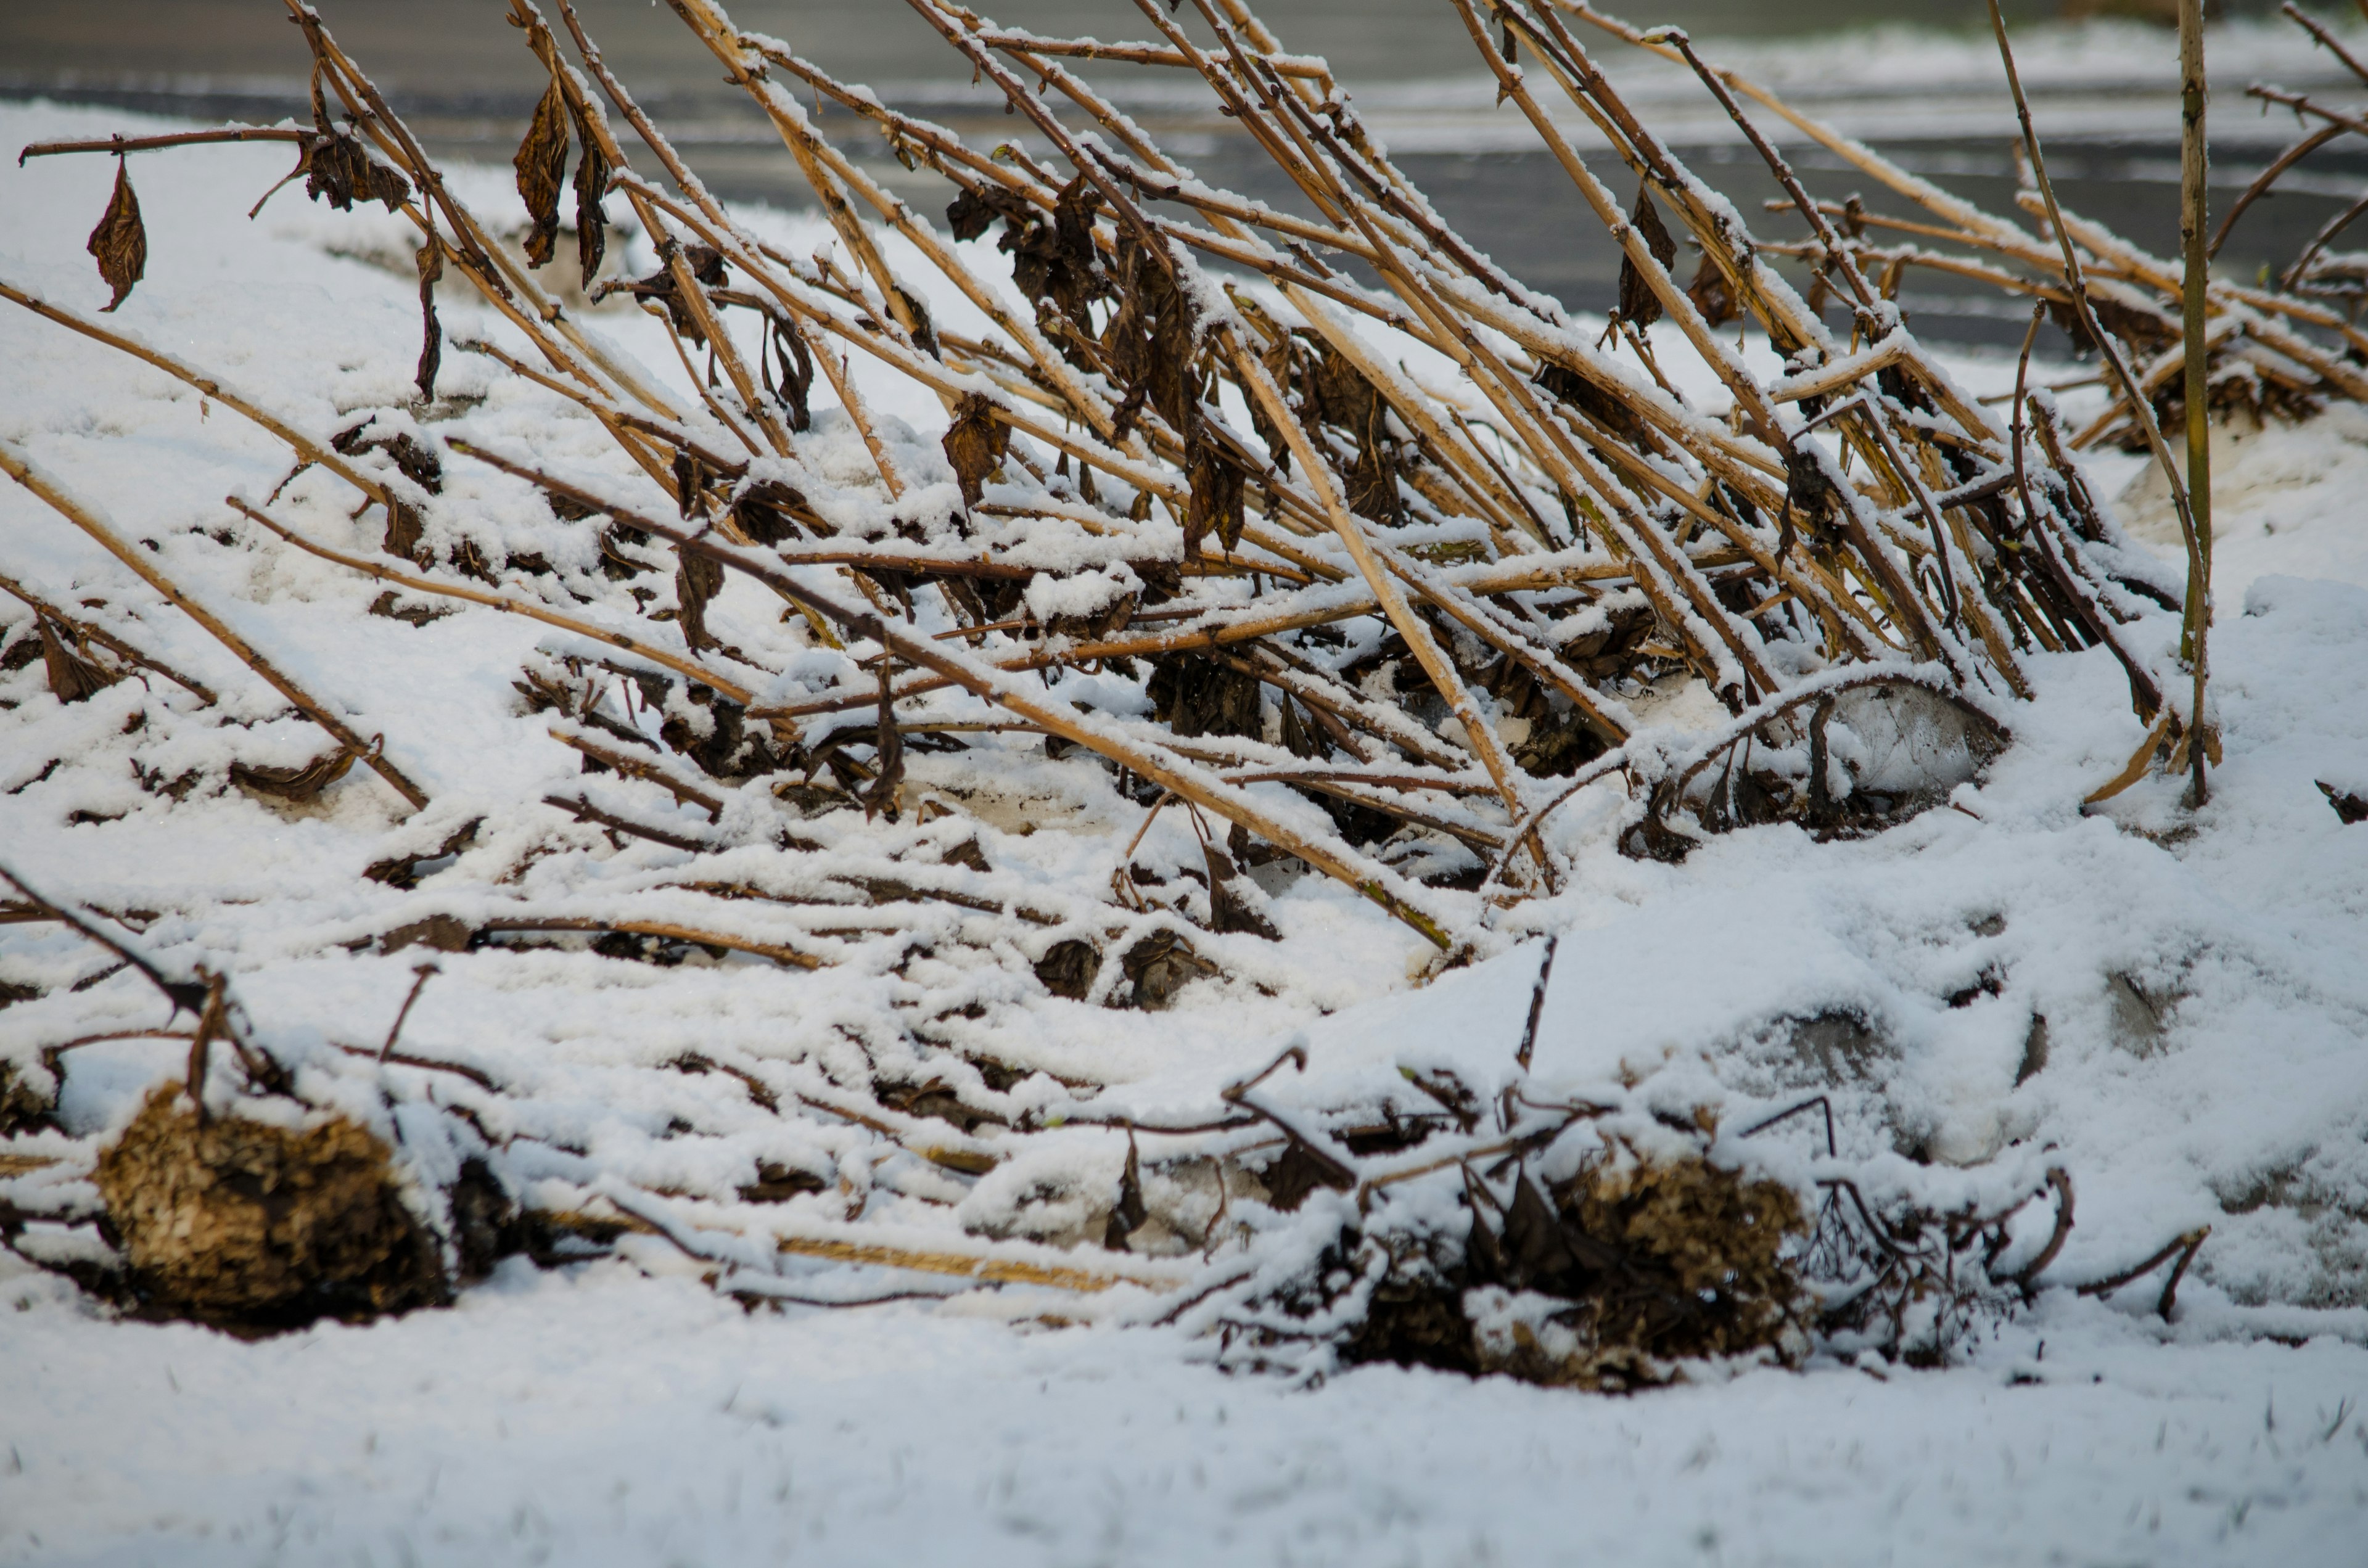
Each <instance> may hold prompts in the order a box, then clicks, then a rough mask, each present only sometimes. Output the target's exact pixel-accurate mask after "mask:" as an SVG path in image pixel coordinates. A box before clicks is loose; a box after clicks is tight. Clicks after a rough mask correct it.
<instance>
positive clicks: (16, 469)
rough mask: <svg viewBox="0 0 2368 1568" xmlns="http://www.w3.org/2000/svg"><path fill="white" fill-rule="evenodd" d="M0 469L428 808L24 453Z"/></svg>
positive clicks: (397, 771) (373, 747)
mask: <svg viewBox="0 0 2368 1568" xmlns="http://www.w3.org/2000/svg"><path fill="white" fill-rule="evenodd" d="M0 470H5V471H6V472H7V474H8V477H9V478H11V479H13V480H15V481H16V482H17V483H19V484H21V485H23V486H24V487H25V488H26V489H28V490H29V491H31V492H32V493H33V494H35V495H37V496H39V497H40V499H41V500H42V501H44V502H46V503H48V505H49V506H51V508H52V509H53V510H55V511H56V512H57V513H58V514H59V515H60V516H62V517H64V518H65V519H66V520H67V521H68V522H71V523H73V524H74V527H76V528H80V529H81V530H82V531H83V532H84V533H85V534H87V535H89V536H90V538H91V540H92V541H93V542H95V543H96V544H97V545H98V546H99V547H100V548H101V549H103V550H105V551H107V552H108V554H109V555H112V556H114V557H115V558H116V559H117V560H118V561H120V562H123V564H124V565H126V566H128V567H130V568H131V570H132V572H133V573H134V574H137V575H138V576H139V578H140V580H141V581H142V582H144V583H146V584H147V585H149V586H150V587H152V588H154V589H155V590H156V591H157V592H158V593H159V594H162V595H163V596H164V597H165V598H166V599H167V600H169V601H170V602H171V603H172V604H173V606H174V607H175V608H177V609H179V610H180V611H182V613H184V614H186V615H187V616H188V618H189V619H192V620H194V621H196V622H197V623H198V624H199V626H202V627H204V628H205V629H206V631H208V632H210V633H211V634H212V636H213V638H214V640H215V641H216V642H220V643H221V644H222V646H223V647H225V648H227V649H229V650H230V651H231V653H233V654H234V655H236V657H237V658H238V660H239V662H240V663H241V664H244V665H246V667H247V668H249V669H251V670H253V671H254V672H255V673H256V675H258V676H262V677H263V678H264V680H265V681H266V682H268V684H269V685H270V687H271V688H272V689H273V690H275V691H277V692H279V695H280V696H282V697H284V698H286V699H288V700H289V701H290V703H292V704H294V705H295V707H296V708H297V710H299V711H301V712H302V714H303V715H304V716H305V717H306V718H308V719H310V720H312V721H313V722H314V723H316V724H318V725H320V726H321V728H323V729H324V730H326V731H328V732H329V733H330V734H331V735H332V736H334V737H335V738H336V741H337V744H340V745H342V746H344V747H345V748H346V750H347V752H349V753H351V754H352V755H353V756H355V757H357V758H359V760H360V761H362V762H364V763H367V764H368V765H369V766H370V770H371V771H372V772H374V773H376V774H377V775H378V776H379V777H380V778H383V779H385V780H386V782H387V784H388V786H389V787H390V788H392V789H393V790H394V792H395V793H396V794H398V795H401V796H402V797H403V798H404V800H405V801H409V802H410V803H411V804H412V805H413V806H415V807H424V806H426V805H427V793H426V791H424V790H421V789H420V788H419V786H418V785H416V784H415V783H413V782H412V780H411V778H410V777H409V776H408V775H406V774H405V773H404V771H403V769H401V768H400V767H396V766H395V765H394V764H393V762H392V761H390V760H389V759H388V758H387V757H386V756H385V755H384V751H383V748H382V747H381V746H379V745H377V744H373V743H371V742H370V741H366V740H364V739H363V738H362V737H361V736H360V735H359V734H358V733H355V731H354V728H353V726H351V725H350V724H347V722H345V721H344V720H342V719H340V718H338V717H337V716H336V714H334V713H332V712H330V711H329V710H328V709H327V708H325V707H324V706H323V705H322V704H321V703H320V701H319V700H318V699H315V698H313V696H312V695H311V694H310V693H308V692H306V691H305V690H304V688H303V687H300V686H298V685H297V684H296V682H295V681H294V680H293V679H292V678H290V676H288V675H286V674H285V673H283V672H282V671H281V670H280V669H279V666H278V665H274V664H273V663H272V662H271V661H270V660H268V659H267V658H265V657H264V656H263V654H262V653H260V652H258V651H257V650H256V647H255V645H254V644H253V643H251V642H247V641H246V639H245V638H244V637H241V636H240V635H239V634H238V633H237V632H235V631H232V630H231V628H230V626H229V624H228V623H227V622H225V621H224V620H222V618H221V617H219V616H217V615H215V614H214V613H213V612H212V611H211V610H210V609H208V608H205V607H204V606H203V605H201V604H199V603H198V602H197V601H196V600H195V599H193V598H191V597H189V596H188V594H186V593H184V592H183V591H182V590H181V588H180V587H179V585H176V584H175V583H174V582H173V580H172V579H171V578H169V577H167V576H165V574H164V573H163V572H161V571H159V570H158V569H157V568H156V567H155V566H154V564H153V563H151V562H149V561H148V560H147V559H146V558H145V556H144V555H143V554H142V551H140V550H139V549H137V548H136V547H135V546H133V545H132V544H131V543H130V542H128V541H127V540H125V539H124V538H123V536H122V535H120V534H119V533H117V532H116V531H115V529H114V528H111V527H110V526H108V523H107V522H106V521H105V520H103V519H102V518H101V517H99V515H98V513H97V510H96V509H95V508H93V507H92V506H89V505H88V504H87V503H85V502H84V501H82V500H80V499H78V498H76V497H75V496H74V495H73V494H70V493H69V492H68V491H67V490H66V489H65V487H64V486H63V485H62V484H60V483H58V482H57V481H56V480H54V479H52V478H51V477H50V476H49V475H48V474H47V473H45V472H42V471H41V470H40V469H39V468H37V467H36V466H34V464H33V463H32V462H31V461H30V460H28V459H27V458H26V457H25V456H24V455H23V454H21V453H19V452H17V450H16V449H13V448H11V447H8V446H6V444H0Z"/></svg>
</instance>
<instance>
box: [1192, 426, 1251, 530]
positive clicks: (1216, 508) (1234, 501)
mask: <svg viewBox="0 0 2368 1568" xmlns="http://www.w3.org/2000/svg"><path fill="white" fill-rule="evenodd" d="M1186 473H1187V480H1188V483H1190V485H1191V487H1192V500H1191V504H1190V506H1188V507H1186V509H1185V513H1184V554H1185V558H1186V559H1187V560H1190V559H1191V558H1192V557H1194V556H1197V555H1199V554H1200V553H1201V539H1202V537H1203V536H1205V535H1206V534H1207V533H1208V532H1209V531H1210V530H1211V529H1212V528H1213V529H1214V530H1215V531H1216V535H1217V538H1218V539H1219V540H1222V541H1223V542H1224V547H1225V548H1226V549H1227V550H1228V551H1231V550H1234V549H1235V548H1236V547H1238V546H1239V545H1240V544H1241V542H1242V523H1243V510H1242V471H1241V469H1240V468H1239V467H1238V466H1236V464H1235V459H1234V455H1233V454H1232V453H1231V452H1229V451H1228V450H1226V449H1225V447H1224V444H1223V443H1222V442H1221V441H1219V440H1218V439H1217V438H1216V437H1214V436H1212V435H1210V434H1208V433H1207V429H1206V426H1201V427H1200V428H1196V429H1195V430H1194V431H1193V441H1192V448H1191V451H1190V454H1189V457H1188V467H1187V470H1186Z"/></svg>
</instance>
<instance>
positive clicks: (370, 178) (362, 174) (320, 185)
mask: <svg viewBox="0 0 2368 1568" xmlns="http://www.w3.org/2000/svg"><path fill="white" fill-rule="evenodd" d="M303 167H304V194H305V195H306V196H309V197H311V198H312V199H313V200H315V201H326V202H327V203H328V204H329V205H330V206H331V207H334V208H336V210H338V211H340V212H347V211H350V210H352V209H353V205H354V203H355V202H357V201H376V202H380V203H381V204H383V205H384V206H385V208H386V210H388V211H390V212H392V211H393V210H395V209H397V208H399V207H401V206H402V205H403V204H404V202H406V201H408V200H410V199H411V182H410V181H409V180H407V179H405V178H404V177H403V176H402V175H401V174H399V173H397V172H396V171H395V170H393V169H391V168H388V167H387V166H386V165H383V164H381V163H378V162H377V161H375V160H374V159H372V158H371V157H370V151H369V149H367V148H366V147H364V146H363V145H362V143H361V141H360V139H359V137H356V136H354V135H352V134H351V133H350V132H347V131H323V132H322V134H321V135H320V136H319V137H318V138H317V139H316V140H314V141H312V142H307V143H306V144H305V151H304V165H303Z"/></svg>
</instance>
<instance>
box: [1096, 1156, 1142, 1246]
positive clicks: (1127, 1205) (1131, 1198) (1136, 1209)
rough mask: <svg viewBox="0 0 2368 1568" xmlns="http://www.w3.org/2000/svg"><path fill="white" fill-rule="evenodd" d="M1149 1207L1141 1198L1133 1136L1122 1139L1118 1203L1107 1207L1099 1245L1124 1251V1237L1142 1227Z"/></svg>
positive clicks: (1139, 1163)
mask: <svg viewBox="0 0 2368 1568" xmlns="http://www.w3.org/2000/svg"><path fill="white" fill-rule="evenodd" d="M1150 1218H1151V1210H1149V1209H1148V1208H1147V1207H1145V1206H1144V1201H1143V1163H1142V1158H1141V1156H1140V1155H1139V1154H1138V1153H1136V1151H1135V1147H1134V1135H1133V1133H1129V1134H1128V1135H1127V1140H1126V1169H1125V1170H1124V1171H1123V1172H1121V1174H1120V1176H1119V1181H1118V1202H1117V1204H1116V1205H1115V1206H1114V1207H1113V1208H1112V1209H1111V1210H1110V1222H1109V1223H1108V1224H1106V1225H1105V1226H1103V1227H1102V1245H1103V1246H1105V1247H1107V1248H1109V1249H1110V1251H1111V1252H1124V1251H1126V1250H1127V1242H1126V1239H1127V1237H1129V1236H1131V1235H1133V1234H1134V1233H1135V1232H1137V1231H1139V1230H1141V1229H1142V1228H1143V1227H1144V1222H1145V1221H1148V1220H1150Z"/></svg>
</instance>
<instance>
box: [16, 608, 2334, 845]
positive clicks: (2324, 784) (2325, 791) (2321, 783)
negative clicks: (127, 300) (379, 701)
mask: <svg viewBox="0 0 2368 1568" xmlns="http://www.w3.org/2000/svg"><path fill="white" fill-rule="evenodd" d="M41 631H42V634H43V635H44V636H46V635H48V632H49V628H48V627H47V626H46V625H44V626H43V627H42V628H41ZM56 678H57V677H56V676H51V685H53V686H54V685H55V684H56ZM61 700H65V699H61ZM2312 782H2313V783H2315V784H2317V786H2318V792H2319V793H2320V794H2322V795H2324V796H2326V797H2327V803H2328V805H2330V806H2333V807H2334V808H2335V814H2336V816H2337V817H2338V818H2339V819H2340V821H2341V822H2342V823H2343V824H2344V825H2346V826H2347V827H2348V826H2350V825H2351V824H2353V823H2362V822H2368V794H2354V793H2353V792H2351V790H2339V789H2337V788H2336V787H2335V786H2334V785H2332V784H2329V783H2328V781H2327V780H2326V779H2324V778H2317V779H2313V780H2312Z"/></svg>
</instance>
